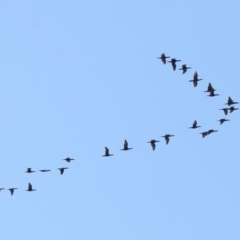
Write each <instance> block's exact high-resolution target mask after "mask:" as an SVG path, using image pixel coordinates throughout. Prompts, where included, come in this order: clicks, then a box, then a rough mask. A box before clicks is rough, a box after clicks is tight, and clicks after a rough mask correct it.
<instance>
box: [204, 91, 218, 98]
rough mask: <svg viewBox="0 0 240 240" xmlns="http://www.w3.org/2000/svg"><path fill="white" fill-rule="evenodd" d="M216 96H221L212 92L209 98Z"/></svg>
mask: <svg viewBox="0 0 240 240" xmlns="http://www.w3.org/2000/svg"><path fill="white" fill-rule="evenodd" d="M215 96H219V94H215V93H214V91H213V90H212V91H210V93H209V95H207V97H215Z"/></svg>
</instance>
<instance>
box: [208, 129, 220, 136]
mask: <svg viewBox="0 0 240 240" xmlns="http://www.w3.org/2000/svg"><path fill="white" fill-rule="evenodd" d="M213 132H218V131H217V130H213V129H210V130H208V135H209V134H211V133H213Z"/></svg>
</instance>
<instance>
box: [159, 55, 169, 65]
mask: <svg viewBox="0 0 240 240" xmlns="http://www.w3.org/2000/svg"><path fill="white" fill-rule="evenodd" d="M166 58H170V57H169V56H168V57H166V56H165V54H164V53H162V54H161V56H160V57H158V59H161V60H162V62H163V64H166Z"/></svg>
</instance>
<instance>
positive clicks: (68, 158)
mask: <svg viewBox="0 0 240 240" xmlns="http://www.w3.org/2000/svg"><path fill="white" fill-rule="evenodd" d="M63 160H65V161H67V162H71V161H73V160H75V159H73V158H70V157H67V158H65V159H63Z"/></svg>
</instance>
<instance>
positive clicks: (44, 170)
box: [39, 169, 51, 172]
mask: <svg viewBox="0 0 240 240" xmlns="http://www.w3.org/2000/svg"><path fill="white" fill-rule="evenodd" d="M39 171H40V172H50V171H51V170H46V169H43V170H39Z"/></svg>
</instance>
